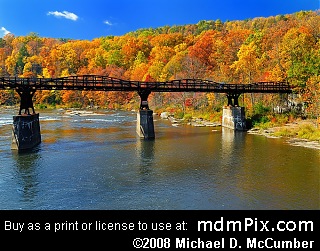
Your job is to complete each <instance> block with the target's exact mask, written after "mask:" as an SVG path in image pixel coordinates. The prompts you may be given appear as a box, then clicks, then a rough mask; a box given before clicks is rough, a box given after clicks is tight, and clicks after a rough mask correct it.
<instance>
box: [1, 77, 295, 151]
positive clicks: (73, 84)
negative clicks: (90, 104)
mask: <svg viewBox="0 0 320 251" xmlns="http://www.w3.org/2000/svg"><path fill="white" fill-rule="evenodd" d="M10 89H14V90H16V91H17V93H18V94H19V96H20V110H19V115H22V114H21V112H22V110H24V114H25V115H29V116H31V114H30V111H29V109H30V108H31V109H32V114H36V113H35V110H34V106H33V101H32V98H33V95H34V93H35V92H36V91H37V90H86V91H136V92H137V93H138V94H139V96H140V98H141V102H140V110H139V114H138V117H137V132H138V134H139V135H140V136H142V137H144V138H154V128H153V118H152V113H153V112H152V110H150V109H149V105H148V96H149V95H150V93H151V92H206V93H210V92H211V93H225V94H226V96H227V99H228V105H227V107H229V111H227V110H226V114H224V117H225V118H226V119H225V120H226V122H225V123H223V124H222V125H224V124H225V126H227V127H231V128H234V129H237V128H236V127H237V125H240V128H242V129H243V128H244V127H245V124H243V122H242V121H244V120H245V117H244V109H243V107H241V108H240V109H239V102H238V98H239V96H240V95H241V94H243V93H292V88H291V87H290V85H289V83H288V82H256V83H249V84H228V83H221V82H215V81H211V80H202V79H178V80H170V81H164V82H153V81H150V82H143V81H130V80H123V79H118V78H113V77H109V76H100V75H74V76H68V77H60V78H19V77H0V90H10ZM230 109H231V110H230ZM24 120H26V118H23V117H22V116H14V127H15V130H14V135H15V141H17V142H15V143H16V144H19V143H18V142H22V141H21V140H19V137H18V136H17V134H19V133H17V132H18V131H21V128H22V127H23V125H24V124H25V122H22V121H24ZM38 120H39V118H38V117H36V118H35V119H31V120H30V119H29V120H28V121H29V122H30V123H31V122H32V121H34V122H35V123H34V124H35V130H39V134H40V129H38V128H40V127H39V126H38V125H37V123H38V124H39V121H38ZM236 120H237V121H236ZM239 120H240V123H239ZM29 122H28V123H29ZM223 122H224V119H223ZM29 127H30V126H29ZM39 138H40V136H39ZM37 141H39V140H37ZM40 141H41V139H40ZM31 145H32V144H31ZM18 148H19V147H18Z"/></svg>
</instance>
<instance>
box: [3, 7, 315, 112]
mask: <svg viewBox="0 0 320 251" xmlns="http://www.w3.org/2000/svg"><path fill="white" fill-rule="evenodd" d="M73 74H104V75H109V76H111V77H117V78H121V79H128V80H140V81H151V80H155V81H165V80H171V79H180V78H202V79H211V80H214V81H218V82H226V83H251V82H256V81H268V80H271V81H289V83H290V84H291V85H292V86H294V87H295V90H296V92H297V93H298V94H299V95H298V96H297V97H296V98H298V99H300V101H301V102H305V104H306V108H307V112H308V114H309V115H310V116H317V115H318V113H319V108H320V104H319V102H320V101H319V97H320V87H319V85H320V84H319V82H320V13H319V12H314V11H310V12H305V11H303V12H298V13H293V14H290V15H279V16H274V17H268V18H254V19H250V20H243V21H227V22H222V21H220V20H216V21H200V22H199V23H198V24H194V25H185V26H173V27H169V26H166V27H160V28H157V29H141V30H137V31H133V32H130V33H128V34H125V35H123V36H108V37H100V38H96V39H94V40H92V41H87V40H73V39H54V38H46V37H39V36H38V35H37V34H35V33H31V34H29V35H27V36H14V35H12V34H8V35H6V36H5V37H4V38H3V39H0V76H19V77H45V78H48V77H61V76H68V75H73ZM18 98H19V97H18V96H17V94H16V93H15V92H14V91H12V90H11V91H0V103H1V104H4V105H11V104H15V103H17V101H18ZM150 99H152V100H151V101H152V105H153V106H154V108H156V107H163V108H165V107H171V108H174V107H177V109H178V108H179V109H183V110H184V109H185V108H186V106H187V107H190V108H192V109H208V107H209V108H210V109H211V108H212V107H215V106H216V105H217V104H218V103H219V105H220V104H221V103H224V104H225V102H226V101H225V100H224V97H222V95H214V94H190V93H189V94H181V93H180V94H172V93H165V94H163V93H153V94H152V96H151V97H150ZM278 99H279V98H278V96H275V95H255V96H254V97H253V95H247V96H244V97H243V100H242V102H244V103H245V106H247V107H248V109H250V107H251V106H252V105H253V104H254V103H256V102H259V101H263V102H264V104H265V105H268V104H274V103H275V100H278ZM137 100H139V98H138V97H137V94H136V93H129V92H128V93H126V92H124V93H118V92H117V93H113V92H108V93H105V92H100V93H99V92H85V91H83V92H81V91H79V92H75V91H37V92H36V94H35V103H36V104H43V105H46V104H48V105H51V106H54V105H69V106H76V107H85V106H87V105H89V104H91V105H92V104H93V105H96V106H100V107H107V108H119V107H130V108H132V107H133V106H134V105H135V104H137Z"/></svg>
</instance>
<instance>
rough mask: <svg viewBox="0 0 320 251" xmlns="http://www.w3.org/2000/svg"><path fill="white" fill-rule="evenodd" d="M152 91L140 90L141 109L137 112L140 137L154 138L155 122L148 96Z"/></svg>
mask: <svg viewBox="0 0 320 251" xmlns="http://www.w3.org/2000/svg"><path fill="white" fill-rule="evenodd" d="M150 93H151V91H149V90H144V91H139V92H138V94H139V96H140V98H141V102H140V109H139V111H138V113H137V129H136V131H137V134H138V136H139V137H140V138H144V139H154V138H155V133H154V123H153V111H152V110H150V109H149V105H148V96H149V94H150Z"/></svg>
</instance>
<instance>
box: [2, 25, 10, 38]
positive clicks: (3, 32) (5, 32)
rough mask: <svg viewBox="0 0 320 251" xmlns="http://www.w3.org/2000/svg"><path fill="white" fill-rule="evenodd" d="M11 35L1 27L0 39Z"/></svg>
mask: <svg viewBox="0 0 320 251" xmlns="http://www.w3.org/2000/svg"><path fill="white" fill-rule="evenodd" d="M9 33H11V32H10V31H8V30H7V29H6V28H4V27H1V28H0V37H4V36H5V35H7V34H9Z"/></svg>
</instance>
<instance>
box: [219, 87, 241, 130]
mask: <svg viewBox="0 0 320 251" xmlns="http://www.w3.org/2000/svg"><path fill="white" fill-rule="evenodd" d="M239 96H240V93H231V94H227V98H228V106H225V107H223V112H222V126H223V127H227V128H230V129H234V130H238V131H245V130H247V125H246V117H245V109H244V107H241V106H239V102H238V98H239Z"/></svg>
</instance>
